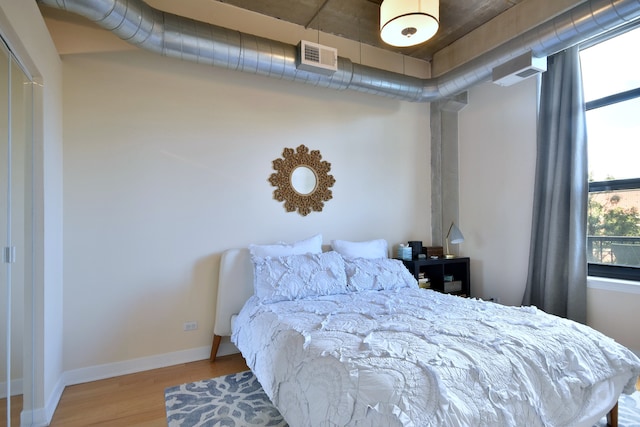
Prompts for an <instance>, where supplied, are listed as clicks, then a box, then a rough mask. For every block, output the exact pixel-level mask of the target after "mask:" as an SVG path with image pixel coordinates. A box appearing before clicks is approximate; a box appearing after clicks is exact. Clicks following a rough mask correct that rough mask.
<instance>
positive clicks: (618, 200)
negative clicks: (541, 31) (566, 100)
mask: <svg viewBox="0 0 640 427" xmlns="http://www.w3.org/2000/svg"><path fill="white" fill-rule="evenodd" d="M636 27H637V25H636ZM637 46H640V27H638V28H635V29H631V30H626V31H620V32H618V34H617V35H615V36H613V37H610V38H608V39H606V40H604V41H600V40H598V41H596V42H595V43H594V42H592V43H591V45H586V46H583V47H582V49H581V53H580V60H581V66H582V76H583V85H584V96H585V102H586V109H587V113H586V120H587V138H588V162H589V218H588V230H587V235H588V240H587V258H588V261H589V275H591V276H601V277H611V278H617V279H630V280H640V55H638V53H637V52H638V50H637V49H638V48H637Z"/></svg>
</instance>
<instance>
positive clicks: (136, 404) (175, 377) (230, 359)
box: [51, 354, 249, 427]
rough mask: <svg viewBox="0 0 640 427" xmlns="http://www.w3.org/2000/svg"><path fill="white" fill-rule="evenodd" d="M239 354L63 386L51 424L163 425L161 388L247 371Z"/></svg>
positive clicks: (81, 426)
mask: <svg viewBox="0 0 640 427" xmlns="http://www.w3.org/2000/svg"><path fill="white" fill-rule="evenodd" d="M247 369H249V368H247V365H246V364H245V362H244V359H243V358H242V356H240V355H239V354H234V355H230V356H223V357H219V358H218V359H216V361H215V362H214V363H211V362H210V361H209V360H202V361H199V362H192V363H185V364H182V365H176V366H170V367H167V368H161V369H154V370H151V371H145V372H139V373H136V374H131V375H124V376H121V377H115V378H108V379H105V380H100V381H94V382H90V383H85V384H77V385H73V386H69V387H66V388H65V389H64V392H63V393H62V398H61V399H60V403H59V404H58V408H57V409H56V412H55V414H54V415H53V420H52V422H51V426H53V427H61V426H64V427H76V426H77V427H85V426H164V427H166V425H167V418H166V412H165V407H164V389H165V388H167V387H171V386H174V385H179V384H184V383H188V382H192V381H198V380H204V379H208V378H214V377H219V376H221V375H228V374H233V373H236V372H242V371H246V370H247Z"/></svg>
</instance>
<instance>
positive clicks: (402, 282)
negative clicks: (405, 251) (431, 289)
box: [344, 258, 418, 292]
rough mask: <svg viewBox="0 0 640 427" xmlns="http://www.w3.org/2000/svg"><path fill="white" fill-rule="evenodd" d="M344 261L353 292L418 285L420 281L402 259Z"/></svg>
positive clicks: (356, 259) (349, 284) (349, 286)
mask: <svg viewBox="0 0 640 427" xmlns="http://www.w3.org/2000/svg"><path fill="white" fill-rule="evenodd" d="M344 262H345V269H346V272H347V287H348V288H349V290H350V291H352V292H358V291H367V290H374V291H380V290H383V289H399V288H417V287H418V281H417V280H416V279H415V277H413V274H411V273H410V272H409V270H407V267H405V266H404V264H403V263H402V261H400V260H397V259H391V258H379V259H366V258H355V259H345V261H344Z"/></svg>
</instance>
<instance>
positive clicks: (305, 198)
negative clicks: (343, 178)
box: [269, 144, 336, 216]
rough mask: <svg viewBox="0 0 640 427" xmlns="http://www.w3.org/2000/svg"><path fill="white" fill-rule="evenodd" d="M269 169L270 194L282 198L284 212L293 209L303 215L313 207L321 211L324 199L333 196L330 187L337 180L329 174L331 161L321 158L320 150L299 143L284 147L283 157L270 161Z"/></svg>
mask: <svg viewBox="0 0 640 427" xmlns="http://www.w3.org/2000/svg"><path fill="white" fill-rule="evenodd" d="M273 169H275V171H276V172H275V173H272V174H271V176H270V177H269V182H270V183H271V185H273V186H274V187H276V189H275V190H273V198H274V199H276V200H278V201H279V202H284V208H285V210H286V211H287V212H295V211H298V213H299V214H300V215H302V216H307V215H309V214H310V213H311V212H312V211H316V212H321V211H322V208H323V207H324V202H326V201H327V200H331V198H333V193H332V192H331V190H330V189H329V188H331V186H333V184H334V183H335V182H336V180H335V179H334V178H333V175H329V171H330V170H331V163H329V162H327V161H324V160H322V155H320V151H318V150H311V151H309V149H308V148H307V147H306V146H305V145H304V144H302V145H300V146H299V147H298V148H296V149H295V150H294V149H293V148H285V149H284V150H283V151H282V158H280V159H275V160H274V161H273Z"/></svg>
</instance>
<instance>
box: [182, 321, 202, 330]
mask: <svg viewBox="0 0 640 427" xmlns="http://www.w3.org/2000/svg"><path fill="white" fill-rule="evenodd" d="M182 329H184V330H185V331H195V330H196V329H198V322H196V321H191V322H184V324H183V325H182Z"/></svg>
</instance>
